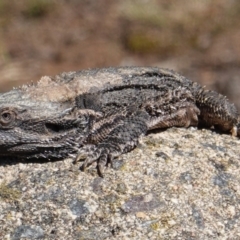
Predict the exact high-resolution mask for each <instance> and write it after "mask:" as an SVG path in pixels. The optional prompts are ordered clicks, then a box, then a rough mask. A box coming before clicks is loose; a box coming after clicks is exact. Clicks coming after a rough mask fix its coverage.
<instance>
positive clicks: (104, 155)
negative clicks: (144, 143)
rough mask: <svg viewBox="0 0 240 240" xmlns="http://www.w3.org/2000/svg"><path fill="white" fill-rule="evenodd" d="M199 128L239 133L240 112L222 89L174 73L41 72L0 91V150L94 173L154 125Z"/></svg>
mask: <svg viewBox="0 0 240 240" xmlns="http://www.w3.org/2000/svg"><path fill="white" fill-rule="evenodd" d="M173 126H174V127H189V126H204V127H208V128H210V127H214V128H216V129H218V130H220V131H222V132H229V133H232V135H235V136H238V137H239V136H240V123H239V113H238V112H237V109H236V107H235V106H234V104H231V103H230V102H229V101H228V100H227V99H226V97H224V96H223V95H221V94H219V93H217V92H214V91H210V90H206V89H205V88H203V87H202V86H200V85H199V84H197V83H195V82H192V81H191V80H188V79H187V78H185V77H183V76H181V75H179V74H178V73H176V72H174V71H171V70H166V69H160V68H152V67H149V68H147V67H145V68H144V67H142V68H141V67H120V68H104V69H93V70H84V71H78V72H69V73H62V74H60V75H57V76H55V77H43V78H42V79H41V80H40V81H39V82H38V83H37V84H36V85H30V86H23V87H20V88H17V89H14V90H12V91H10V92H7V93H4V94H1V95H0V155H2V156H14V157H20V158H24V159H34V158H37V159H49V160H51V159H63V158H66V157H68V156H74V157H75V161H78V160H80V159H82V158H83V159H85V161H84V163H83V165H82V169H83V170H84V169H85V168H86V167H87V166H88V165H91V164H92V163H93V162H95V161H96V162H97V166H98V171H99V174H100V175H102V172H103V167H104V166H105V165H106V164H107V163H108V162H111V161H112V160H113V159H114V158H115V157H117V156H119V155H121V154H123V153H126V152H128V151H130V150H132V149H133V148H134V147H135V146H136V145H137V143H138V140H139V138H140V137H141V136H142V135H145V134H146V133H147V132H148V131H150V130H152V129H162V128H168V127H173Z"/></svg>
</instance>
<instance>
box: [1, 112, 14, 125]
mask: <svg viewBox="0 0 240 240" xmlns="http://www.w3.org/2000/svg"><path fill="white" fill-rule="evenodd" d="M14 119H15V114H14V113H13V112H10V111H3V112H2V113H1V115H0V122H1V124H2V125H4V126H6V125H8V124H9V123H11V122H12V121H13V120H14Z"/></svg>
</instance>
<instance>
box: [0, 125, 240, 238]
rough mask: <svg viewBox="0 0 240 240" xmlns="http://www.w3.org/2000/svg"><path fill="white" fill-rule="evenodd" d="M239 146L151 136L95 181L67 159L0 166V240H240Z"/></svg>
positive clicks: (208, 134)
mask: <svg viewBox="0 0 240 240" xmlns="http://www.w3.org/2000/svg"><path fill="white" fill-rule="evenodd" d="M239 146H240V145H239V139H237V138H234V137H231V136H228V135H221V134H218V133H215V132H212V131H210V130H198V129H195V128H189V129H179V128H172V129H168V130H166V131H164V132H161V133H151V134H149V135H148V136H146V137H144V138H143V139H142V142H141V143H140V144H139V146H138V147H137V148H136V149H135V150H134V151H132V152H130V153H128V154H125V155H123V156H121V157H120V158H119V159H117V160H116V161H115V162H114V164H113V169H112V168H108V169H107V170H106V171H105V177H104V178H103V179H102V178H99V177H98V176H97V173H96V170H95V168H94V167H92V168H90V169H88V170H87V172H86V173H83V172H81V171H79V170H78V167H79V166H75V165H72V160H71V159H66V160H64V161H58V162H45V163H42V164H40V163H27V162H25V163H23V162H21V163H18V162H15V161H14V160H11V161H10V160H9V161H5V160H4V161H3V160H1V165H0V239H12V240H18V239H88V240H91V239H98V240H99V239H189V240H190V239H232V240H234V239H236V240H237V239H240V220H239V218H240V184H239V183H240V157H239V156H240V148H239Z"/></svg>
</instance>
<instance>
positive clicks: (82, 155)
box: [73, 145, 110, 177]
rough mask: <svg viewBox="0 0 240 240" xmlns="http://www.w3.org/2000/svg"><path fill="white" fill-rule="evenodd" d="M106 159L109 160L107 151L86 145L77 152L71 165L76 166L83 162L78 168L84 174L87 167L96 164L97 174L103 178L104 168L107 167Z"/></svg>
mask: <svg viewBox="0 0 240 240" xmlns="http://www.w3.org/2000/svg"><path fill="white" fill-rule="evenodd" d="M108 159H110V154H109V150H108V149H106V148H103V147H102V148H100V147H99V148H98V147H97V146H95V145H87V146H85V147H83V148H81V149H80V150H79V151H78V154H77V156H76V158H75V160H74V161H73V163H74V164H76V163H77V162H78V161H81V160H83V161H84V162H83V164H82V166H81V167H80V170H81V171H83V172H84V171H85V170H86V168H87V167H88V166H90V165H92V164H93V163H94V162H97V171H98V174H99V176H100V177H103V172H104V167H105V166H106V165H107V163H108Z"/></svg>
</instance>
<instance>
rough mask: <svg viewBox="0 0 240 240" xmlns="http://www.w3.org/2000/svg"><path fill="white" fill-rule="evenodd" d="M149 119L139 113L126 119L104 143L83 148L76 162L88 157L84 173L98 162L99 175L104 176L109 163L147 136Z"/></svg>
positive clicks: (145, 114)
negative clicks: (141, 137) (88, 167)
mask: <svg viewBox="0 0 240 240" xmlns="http://www.w3.org/2000/svg"><path fill="white" fill-rule="evenodd" d="M148 118H149V116H148V114H147V113H145V112H143V111H139V112H137V113H136V114H134V115H133V116H128V117H126V118H125V119H124V120H123V121H122V122H121V123H120V124H119V125H117V126H116V127H115V128H114V129H113V130H112V131H111V132H110V133H109V134H108V136H107V137H106V138H105V139H104V140H103V141H102V142H100V143H98V144H96V145H86V146H85V147H83V148H81V149H80V150H79V152H78V155H77V157H76V160H75V161H79V160H80V159H82V158H85V157H86V159H85V161H84V163H83V165H82V166H81V170H83V171H84V170H85V169H86V167H87V166H89V165H91V164H92V163H93V162H97V169H98V173H99V175H100V176H103V169H104V166H106V165H107V163H111V162H112V160H113V158H115V157H117V156H119V155H121V154H123V153H126V152H129V151H130V150H132V149H133V148H134V147H135V146H136V145H137V144H138V140H139V138H140V136H141V135H144V134H146V132H147V130H148V127H147V121H148Z"/></svg>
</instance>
